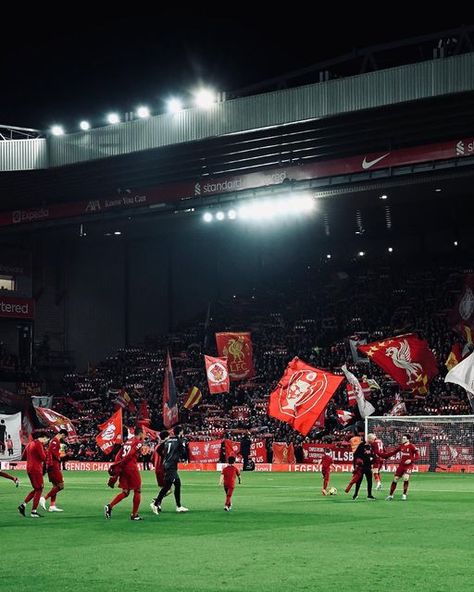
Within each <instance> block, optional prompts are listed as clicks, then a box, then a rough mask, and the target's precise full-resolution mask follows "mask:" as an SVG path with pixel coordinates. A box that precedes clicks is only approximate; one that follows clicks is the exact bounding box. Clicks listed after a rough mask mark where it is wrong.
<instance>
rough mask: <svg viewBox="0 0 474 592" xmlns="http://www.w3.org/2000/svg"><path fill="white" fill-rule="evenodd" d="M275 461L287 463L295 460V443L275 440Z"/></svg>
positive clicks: (273, 449)
mask: <svg viewBox="0 0 474 592" xmlns="http://www.w3.org/2000/svg"><path fill="white" fill-rule="evenodd" d="M272 451H273V461H272V462H273V463H275V464H285V463H290V464H291V463H294V462H295V449H294V447H293V443H291V444H286V443H285V442H273V444H272Z"/></svg>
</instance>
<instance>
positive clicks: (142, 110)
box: [137, 105, 150, 119]
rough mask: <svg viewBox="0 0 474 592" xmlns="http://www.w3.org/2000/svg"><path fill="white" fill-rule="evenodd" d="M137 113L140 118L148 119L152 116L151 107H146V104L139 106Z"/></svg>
mask: <svg viewBox="0 0 474 592" xmlns="http://www.w3.org/2000/svg"><path fill="white" fill-rule="evenodd" d="M137 115H138V117H140V119H146V118H147V117H150V109H149V108H148V107H145V105H142V106H141V107H138V109H137Z"/></svg>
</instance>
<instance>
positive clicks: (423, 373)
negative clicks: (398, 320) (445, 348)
mask: <svg viewBox="0 0 474 592" xmlns="http://www.w3.org/2000/svg"><path fill="white" fill-rule="evenodd" d="M358 349H359V350H360V351H361V352H363V353H364V354H365V355H366V356H368V357H369V358H370V359H371V360H372V361H373V362H375V363H376V364H377V365H378V366H380V367H381V368H382V370H385V372H387V374H389V375H390V376H391V377H392V378H393V380H395V381H396V382H398V384H399V385H400V386H401V387H402V389H405V390H411V391H414V392H417V393H419V394H426V393H427V390H428V384H429V382H430V381H431V379H432V378H433V377H434V376H436V375H437V374H438V366H437V363H436V359H435V357H434V355H433V352H432V351H431V350H430V348H429V346H428V343H427V342H426V341H425V340H424V339H420V338H419V337H418V336H417V335H414V334H412V333H408V334H406V335H399V336H397V337H388V338H387V339H383V340H382V341H374V342H373V343H368V344H367V345H359V346H358Z"/></svg>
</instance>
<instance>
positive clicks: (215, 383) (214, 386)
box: [204, 356, 230, 395]
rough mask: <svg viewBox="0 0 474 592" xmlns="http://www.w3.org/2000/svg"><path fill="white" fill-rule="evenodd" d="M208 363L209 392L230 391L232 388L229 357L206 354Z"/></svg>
mask: <svg viewBox="0 0 474 592" xmlns="http://www.w3.org/2000/svg"><path fill="white" fill-rule="evenodd" d="M204 360H205V363H206V376H207V384H208V385H209V392H210V393H211V394H213V395H214V394H216V393H228V392H229V390H230V380H229V372H228V369H227V358H213V357H211V356H204Z"/></svg>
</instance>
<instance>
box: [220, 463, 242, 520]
mask: <svg viewBox="0 0 474 592" xmlns="http://www.w3.org/2000/svg"><path fill="white" fill-rule="evenodd" d="M227 462H228V463H229V464H228V465H227V466H226V467H224V468H223V469H222V472H221V478H220V481H219V485H223V486H224V491H225V495H226V498H225V506H224V510H225V511H226V512H230V511H231V510H232V494H233V493H234V488H235V479H236V478H237V479H238V480H239V484H240V482H241V481H240V471H239V469H238V468H237V467H235V466H234V463H235V456H229V458H228V459H227Z"/></svg>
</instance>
